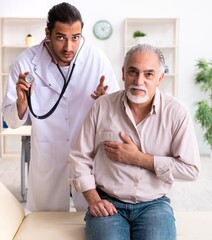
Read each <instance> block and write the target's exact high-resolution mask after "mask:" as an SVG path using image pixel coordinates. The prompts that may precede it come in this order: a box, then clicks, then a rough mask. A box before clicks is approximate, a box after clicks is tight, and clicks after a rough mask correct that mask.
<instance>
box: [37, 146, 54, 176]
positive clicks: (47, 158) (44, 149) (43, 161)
mask: <svg viewBox="0 0 212 240" xmlns="http://www.w3.org/2000/svg"><path fill="white" fill-rule="evenodd" d="M39 149H40V150H39V154H38V168H39V169H40V170H41V171H42V172H47V171H49V170H50V169H51V168H52V154H51V144H50V143H49V142H40V143H39Z"/></svg>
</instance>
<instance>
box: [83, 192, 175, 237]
mask: <svg viewBox="0 0 212 240" xmlns="http://www.w3.org/2000/svg"><path fill="white" fill-rule="evenodd" d="M99 194H100V196H101V198H102V199H106V200H108V201H110V202H111V203H113V205H114V206H115V207H116V209H117V211H118V213H117V214H115V215H113V216H108V217H93V216H92V215H91V214H90V213H89V210H88V211H87V213H86V216H85V220H86V240H176V226H175V218H174V213H173V209H172V207H171V206H170V200H169V199H168V198H167V197H165V196H164V197H161V198H158V199H155V200H153V201H149V202H142V203H137V204H129V203H124V202H121V201H119V200H117V199H115V198H113V197H110V196H108V195H107V194H105V193H104V192H102V191H100V192H99Z"/></svg>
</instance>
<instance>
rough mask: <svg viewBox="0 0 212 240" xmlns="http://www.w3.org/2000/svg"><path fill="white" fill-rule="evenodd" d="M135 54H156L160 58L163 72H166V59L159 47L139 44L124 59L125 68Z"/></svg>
mask: <svg viewBox="0 0 212 240" xmlns="http://www.w3.org/2000/svg"><path fill="white" fill-rule="evenodd" d="M135 52H139V53H142V52H151V53H155V54H156V55H157V56H158V59H159V62H160V68H161V71H162V72H164V67H165V58H164V56H163V53H162V52H161V51H160V49H158V48H157V47H154V46H153V45H150V44H138V45H135V46H133V47H132V48H131V49H130V50H129V51H128V52H127V53H126V56H125V58H124V67H125V66H126V65H127V63H128V61H129V59H130V58H131V56H132V55H133V53H135Z"/></svg>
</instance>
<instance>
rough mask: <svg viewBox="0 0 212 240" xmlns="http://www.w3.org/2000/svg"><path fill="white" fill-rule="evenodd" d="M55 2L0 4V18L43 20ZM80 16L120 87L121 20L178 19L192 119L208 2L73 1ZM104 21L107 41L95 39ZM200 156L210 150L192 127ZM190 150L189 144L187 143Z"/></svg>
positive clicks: (184, 96)
mask: <svg viewBox="0 0 212 240" xmlns="http://www.w3.org/2000/svg"><path fill="white" fill-rule="evenodd" d="M59 2H62V1H56V0H43V1H40V0H37V1H32V0H31V1H30V0H7V1H5V0H0V6H1V7H0V17H46V15H47V12H48V10H49V9H50V8H51V7H52V6H53V5H55V4H57V3H59ZM67 2H70V3H71V4H73V5H75V6H76V7H77V8H78V9H79V10H80V11H81V13H82V17H83V20H84V22H85V27H84V30H83V35H84V36H85V37H86V41H89V42H91V43H92V44H95V45H96V46H98V47H100V48H101V49H102V50H103V51H105V53H106V55H107V56H108V57H109V59H110V60H111V62H112V64H113V66H114V71H115V73H116V75H117V77H118V78H119V79H120V83H121V66H122V60H123V57H124V52H123V49H124V39H123V38H124V19H125V18H131V17H138V18H139V17H178V18H179V19H180V28H179V78H178V79H179V83H178V97H179V98H180V99H181V100H182V101H184V102H185V104H186V105H187V106H188V107H189V109H190V110H191V113H192V116H193V115H194V110H195V108H194V102H195V101H197V100H199V99H201V98H203V97H204V95H203V94H201V92H200V91H199V86H197V85H195V83H194V65H195V63H196V60H197V59H199V58H206V59H212V47H211V43H212V31H211V29H212V17H211V0H195V1H192V0H187V1H180V0H160V1H158V0H148V1H144V0H143V1H142V0H131V1H127V0H107V1H100V0H89V1H86V0H73V1H69V0H67ZM100 19H107V20H109V21H110V22H111V23H112V25H113V35H112V36H111V38H109V39H108V40H106V41H100V40H97V39H95V37H94V36H93V33H92V28H93V24H94V23H95V22H96V21H97V20H100ZM195 129H196V133H197V139H198V143H199V149H200V153H201V154H203V155H207V154H209V152H210V149H209V146H207V145H206V144H205V142H204V141H203V133H202V131H201V129H200V127H199V125H197V124H195ZM188 147H189V143H188Z"/></svg>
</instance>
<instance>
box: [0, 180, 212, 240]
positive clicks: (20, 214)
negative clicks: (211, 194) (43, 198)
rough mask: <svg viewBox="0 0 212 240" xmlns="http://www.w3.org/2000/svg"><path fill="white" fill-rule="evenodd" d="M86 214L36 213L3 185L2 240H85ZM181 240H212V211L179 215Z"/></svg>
mask: <svg viewBox="0 0 212 240" xmlns="http://www.w3.org/2000/svg"><path fill="white" fill-rule="evenodd" d="M84 215H85V213H84V212H33V213H28V214H25V212H24V209H23V207H22V205H21V204H20V203H19V202H18V201H17V199H16V198H15V197H14V196H13V194H12V193H11V192H10V191H9V190H8V189H7V188H6V187H5V186H4V185H3V184H2V183H1V182H0V240H85V233H84V230H85V222H84ZM175 218H176V226H177V240H211V239H212V212H198V211H197V212H175ZM161 240H163V239H161Z"/></svg>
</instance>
